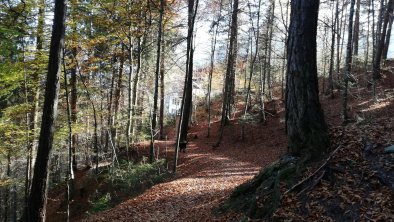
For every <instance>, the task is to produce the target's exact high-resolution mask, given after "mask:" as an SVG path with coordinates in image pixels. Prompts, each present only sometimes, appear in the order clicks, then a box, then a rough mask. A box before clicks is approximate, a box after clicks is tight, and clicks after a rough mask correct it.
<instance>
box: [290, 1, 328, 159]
mask: <svg viewBox="0 0 394 222" xmlns="http://www.w3.org/2000/svg"><path fill="white" fill-rule="evenodd" d="M291 6H292V7H291V9H292V10H291V19H290V28H289V40H288V50H287V51H288V62H287V82H286V83H287V87H286V120H287V121H286V122H287V135H288V141H289V151H290V153H291V154H292V155H296V156H305V157H309V158H320V157H322V155H324V154H325V152H326V151H327V148H328V144H329V141H328V132H327V125H326V123H325V121H324V115H323V111H322V109H321V107H320V102H319V88H318V78H317V66H316V34H317V19H318V10H319V1H315V0H293V1H291ZM299 33H303V35H300V34H299Z"/></svg>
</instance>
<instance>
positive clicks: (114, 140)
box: [111, 44, 125, 148]
mask: <svg viewBox="0 0 394 222" xmlns="http://www.w3.org/2000/svg"><path fill="white" fill-rule="evenodd" d="M124 60H125V56H124V45H123V44H122V53H121V55H120V63H119V73H118V80H117V82H116V87H115V95H114V117H113V122H112V128H111V137H112V138H111V140H112V143H113V145H114V147H115V148H116V147H117V126H116V124H117V121H118V112H119V102H120V94H121V92H122V81H123V68H124V67H123V66H124Z"/></svg>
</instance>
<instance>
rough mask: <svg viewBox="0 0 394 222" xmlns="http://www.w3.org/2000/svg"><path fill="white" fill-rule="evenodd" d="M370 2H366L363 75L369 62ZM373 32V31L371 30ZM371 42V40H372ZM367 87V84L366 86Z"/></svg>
mask: <svg viewBox="0 0 394 222" xmlns="http://www.w3.org/2000/svg"><path fill="white" fill-rule="evenodd" d="M370 16H371V1H368V17H367V41H366V47H365V61H364V69H365V73H367V71H368V61H369V39H370V33H369V30H370V25H371V24H370V23H371V19H370ZM372 31H373V30H372ZM372 41H373V40H372ZM367 85H368V84H367Z"/></svg>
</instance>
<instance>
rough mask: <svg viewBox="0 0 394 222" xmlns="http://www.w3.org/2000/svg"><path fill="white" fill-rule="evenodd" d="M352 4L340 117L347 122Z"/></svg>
mask: <svg viewBox="0 0 394 222" xmlns="http://www.w3.org/2000/svg"><path fill="white" fill-rule="evenodd" d="M354 4H355V0H351V3H350V13H349V26H348V34H347V35H348V39H347V47H346V72H345V75H344V77H343V81H344V85H345V86H344V89H343V92H342V118H343V122H344V123H347V121H348V119H349V116H348V113H347V100H348V98H347V94H348V85H349V78H350V73H351V71H352V41H353V14H354Z"/></svg>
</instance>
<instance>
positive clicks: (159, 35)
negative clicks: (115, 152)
mask: <svg viewBox="0 0 394 222" xmlns="http://www.w3.org/2000/svg"><path fill="white" fill-rule="evenodd" d="M163 15H164V0H160V16H159V23H158V26H159V32H158V33H157V51H156V53H157V54H156V71H155V86H154V93H153V112H152V131H153V132H152V133H151V138H150V149H149V162H150V163H153V161H154V157H155V148H154V142H155V134H156V116H157V100H158V94H159V75H160V55H161V41H162V34H163V33H162V31H163Z"/></svg>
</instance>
